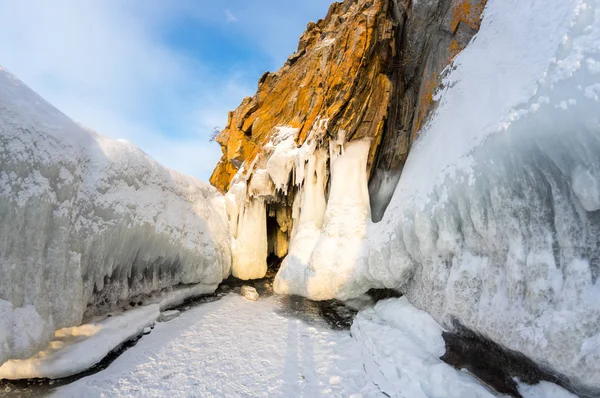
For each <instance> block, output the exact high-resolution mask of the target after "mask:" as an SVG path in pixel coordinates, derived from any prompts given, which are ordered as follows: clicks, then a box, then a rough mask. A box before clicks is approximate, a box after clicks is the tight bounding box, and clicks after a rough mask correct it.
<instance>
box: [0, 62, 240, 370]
mask: <svg viewBox="0 0 600 398" xmlns="http://www.w3.org/2000/svg"><path fill="white" fill-rule="evenodd" d="M0 237H1V238H0V275H2V278H0V364H1V363H3V362H5V361H6V360H7V359H9V358H15V359H24V358H27V357H29V356H31V355H33V354H35V353H36V352H37V351H39V350H40V349H42V348H44V346H45V345H46V344H47V343H48V342H49V341H50V340H51V339H52V336H53V335H54V331H55V330H58V329H63V328H66V327H71V326H76V325H80V324H81V322H82V320H83V319H84V318H90V317H92V316H95V315H101V314H104V313H107V312H109V311H112V310H114V309H117V308H120V307H122V306H127V305H129V302H130V300H134V301H138V300H143V298H144V297H145V296H148V295H151V294H153V293H156V292H160V291H162V290H164V289H170V288H172V287H174V286H175V287H177V286H178V285H187V284H195V283H202V284H204V286H212V288H213V290H214V288H215V287H216V286H217V285H218V283H219V282H221V280H222V279H223V278H224V277H226V276H227V275H228V274H229V272H230V263H231V256H230V242H229V227H228V223H227V218H226V214H225V206H224V201H223V198H222V196H221V195H220V194H219V193H218V192H217V191H216V190H215V189H214V188H212V187H210V186H208V185H207V184H204V183H202V182H200V181H198V180H196V179H194V178H191V177H187V176H184V175H182V174H179V173H177V172H174V171H172V170H169V169H167V168H165V167H162V166H161V165H159V164H158V163H157V162H155V161H154V160H152V159H151V158H150V157H149V156H148V155H146V154H145V153H144V152H142V151H141V150H140V149H138V148H137V147H135V146H134V145H133V144H131V143H128V142H126V141H122V140H119V141H114V140H110V139H108V138H106V137H103V136H100V135H98V134H96V133H94V132H92V131H89V130H87V129H85V128H83V127H81V126H79V125H78V124H76V123H74V122H73V121H72V120H71V119H69V118H68V117H66V116H65V115H64V114H62V113H60V112H59V111H58V110H56V109H55V108H54V107H52V106H51V105H50V104H48V103H47V102H46V101H44V100H43V99H42V98H40V97H39V96H38V95H37V94H35V93H34V92H33V91H32V90H30V89H29V88H28V87H26V86H25V85H24V84H23V83H21V82H20V81H19V80H18V79H16V78H15V77H14V76H12V75H11V74H10V73H9V72H7V71H6V70H4V69H1V68H0Z"/></svg>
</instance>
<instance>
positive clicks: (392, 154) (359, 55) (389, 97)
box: [210, 0, 485, 192]
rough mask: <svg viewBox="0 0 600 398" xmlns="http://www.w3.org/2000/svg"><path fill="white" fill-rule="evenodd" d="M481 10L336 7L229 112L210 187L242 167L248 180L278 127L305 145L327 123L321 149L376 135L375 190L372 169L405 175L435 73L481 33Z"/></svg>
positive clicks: (358, 3) (349, 0) (363, 1)
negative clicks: (333, 141) (335, 141)
mask: <svg viewBox="0 0 600 398" xmlns="http://www.w3.org/2000/svg"><path fill="white" fill-rule="evenodd" d="M430 3H431V4H430ZM484 7H485V0H440V1H437V2H412V1H409V0H346V1H344V2H342V3H334V4H332V5H331V7H330V9H329V12H328V14H327V16H326V17H325V18H324V19H322V20H319V21H318V22H317V23H313V22H311V23H309V24H308V26H307V30H306V32H305V33H304V34H303V35H302V37H301V38H300V42H299V45H298V50H297V52H296V53H294V54H292V55H291V56H290V57H289V59H288V60H287V62H286V63H285V65H284V66H283V67H282V68H281V69H280V70H279V71H277V72H276V73H268V72H267V73H265V74H264V75H263V76H262V77H261V78H260V81H259V83H258V91H257V93H256V94H255V95H254V96H253V97H251V98H250V97H248V98H245V99H244V100H243V101H242V103H241V104H240V106H239V107H238V108H237V109H236V110H235V111H233V112H230V114H229V120H228V123H227V127H226V128H225V129H224V130H223V131H222V132H221V134H219V135H218V136H217V142H219V144H220V145H221V147H222V151H223V156H222V158H221V160H220V161H219V163H218V165H217V166H216V168H215V170H214V172H213V174H212V176H211V179H210V182H211V183H212V184H213V185H214V186H215V187H217V188H218V189H219V190H220V191H221V192H226V191H227V190H228V189H229V185H230V183H231V180H232V179H233V176H234V175H235V174H236V173H237V171H238V170H239V168H240V167H241V166H242V165H245V169H246V171H247V172H249V173H251V172H252V170H250V169H251V168H252V165H253V164H254V165H256V164H257V163H260V161H261V160H262V159H260V157H261V152H262V148H263V147H264V145H265V144H266V143H267V142H268V141H269V140H270V138H271V136H272V134H273V132H274V131H275V127H277V126H288V127H294V128H297V129H298V133H297V137H296V143H297V144H298V145H302V144H303V143H304V141H305V140H306V138H307V136H308V135H309V132H310V131H312V130H316V127H317V124H318V123H320V122H321V123H322V121H324V120H326V121H327V122H328V123H327V128H326V129H325V130H324V132H323V133H322V135H323V137H322V140H323V142H324V143H326V141H328V139H329V138H331V137H337V134H338V133H339V132H340V131H343V132H344V133H345V139H346V140H347V141H349V140H353V139H362V138H366V137H369V138H372V141H371V142H372V148H371V151H370V156H369V162H368V167H369V171H370V175H371V176H373V177H375V178H373V180H374V181H373V183H374V184H375V185H377V184H378V181H377V177H376V176H374V173H373V171H375V169H378V170H380V171H386V172H387V171H390V172H395V173H399V171H400V170H401V168H402V165H403V164H404V162H405V160H406V157H407V155H408V152H409V150H410V146H411V143H412V141H413V140H414V138H415V137H416V135H417V132H418V131H419V130H420V128H421V127H422V124H423V123H424V121H425V120H426V117H427V115H428V114H429V112H430V110H431V109H432V105H433V94H434V91H435V90H436V89H437V87H438V85H439V77H438V76H439V75H440V73H441V72H442V71H443V69H444V68H445V67H446V66H447V65H448V64H449V63H450V62H452V60H453V59H454V57H455V56H456V55H457V54H458V53H459V52H460V51H461V50H462V49H463V48H464V47H465V46H466V44H467V43H468V41H469V40H470V39H471V37H472V36H473V34H475V32H476V31H477V30H478V29H479V24H480V20H481V14H482V12H483V9H484ZM257 161H258V162H257Z"/></svg>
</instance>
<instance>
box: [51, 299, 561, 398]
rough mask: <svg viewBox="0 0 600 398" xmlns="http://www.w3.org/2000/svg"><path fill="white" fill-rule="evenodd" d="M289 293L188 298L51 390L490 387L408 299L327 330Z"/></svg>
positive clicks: (302, 391)
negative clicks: (293, 304) (91, 368)
mask: <svg viewBox="0 0 600 398" xmlns="http://www.w3.org/2000/svg"><path fill="white" fill-rule="evenodd" d="M291 299H292V298H288V297H283V296H272V295H271V296H265V297H264V298H261V300H259V301H257V302H250V301H247V300H245V299H244V298H243V297H242V296H240V295H238V294H230V295H228V296H226V297H224V298H222V299H221V300H220V301H217V302H212V303H208V304H203V305H200V306H198V307H195V308H193V309H191V310H189V311H187V312H184V313H182V314H181V316H180V317H179V318H177V319H174V320H172V321H171V322H169V323H166V324H162V323H159V324H157V325H156V327H155V328H154V330H153V332H152V333H151V334H150V335H148V336H144V337H143V338H142V340H140V341H139V342H138V344H137V345H136V346H134V347H132V348H130V349H129V350H127V351H126V352H125V353H123V354H122V355H121V356H120V357H119V358H117V359H116V360H115V361H114V362H113V363H112V364H111V366H110V367H108V368H107V369H105V370H103V371H102V372H100V373H97V374H95V375H91V376H88V377H85V378H83V379H80V380H78V381H77V382H75V383H72V384H70V385H67V386H65V387H60V388H58V389H57V390H55V396H57V397H79V396H83V395H85V396H86V397H100V396H102V397H112V396H134V397H153V396H165V395H168V396H172V397H188V396H198V397H213V396H214V397H217V396H218V397H222V396H228V397H242V396H244V397H248V396H252V397H299V396H306V397H320V396H327V397H331V396H335V397H354V398H358V397H365V398H368V397H384V396H386V395H385V394H387V396H392V397H396V398H401V397H406V398H418V397H432V398H433V397H436V398H443V397H455V398H475V397H493V396H496V395H495V394H493V393H492V392H490V391H489V390H488V389H487V388H486V387H484V386H482V385H480V384H479V383H478V381H477V380H476V379H474V378H473V377H471V376H470V375H468V374H466V373H463V372H461V371H457V370H455V369H453V368H452V367H450V366H449V365H446V364H444V363H442V362H441V361H440V360H439V359H438V357H439V355H442V354H443V353H444V342H443V340H442V337H441V331H442V329H441V327H440V326H439V325H438V324H437V323H436V322H435V321H434V320H433V319H432V318H431V316H429V315H428V314H426V313H425V312H423V311H419V310H417V309H416V308H414V307H413V306H411V305H410V304H409V303H408V302H407V301H406V300H405V299H399V300H387V301H385V302H380V303H379V304H378V305H377V306H376V307H375V308H374V309H373V308H370V309H367V310H365V311H363V312H361V313H359V315H358V317H357V319H356V320H355V323H354V324H353V326H352V335H351V334H350V333H349V332H348V331H333V330H330V329H329V328H328V327H327V326H326V324H325V323H324V321H323V319H322V318H320V317H319V316H318V315H314V314H313V315H311V313H313V312H314V308H311V306H314V304H312V303H310V302H305V304H304V306H300V307H301V312H300V313H298V312H295V311H291V308H290V307H289V300H291ZM352 336H353V337H352ZM520 388H521V391H523V396H524V397H525V398H538V397H542V396H543V397H546V398H569V397H572V395H570V394H569V393H567V392H565V391H564V390H562V389H560V388H559V387H557V386H555V385H552V384H548V383H543V384H540V385H538V386H533V387H532V386H525V385H522V386H520ZM541 394H544V395H541Z"/></svg>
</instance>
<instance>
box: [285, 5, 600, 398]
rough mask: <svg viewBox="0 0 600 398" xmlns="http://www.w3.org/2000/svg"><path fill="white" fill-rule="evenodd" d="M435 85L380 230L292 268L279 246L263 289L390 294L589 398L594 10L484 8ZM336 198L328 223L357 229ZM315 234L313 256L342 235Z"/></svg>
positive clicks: (599, 15)
mask: <svg viewBox="0 0 600 398" xmlns="http://www.w3.org/2000/svg"><path fill="white" fill-rule="evenodd" d="M443 87H445V88H444V89H443V90H442V91H441V92H439V93H438V94H437V98H436V99H437V100H438V101H439V107H438V109H437V110H436V112H435V113H434V114H433V116H432V118H431V119H430V121H429V123H428V124H427V125H426V126H425V127H424V128H423V130H422V133H421V137H420V138H419V140H418V141H417V142H416V144H415V145H414V147H413V149H412V150H411V152H410V155H409V158H408V161H407V163H406V165H405V167H404V169H403V173H402V175H401V178H400V180H399V183H398V186H397V188H396V191H395V193H394V196H393V198H392V201H391V203H390V206H389V207H388V209H387V210H386V212H385V214H384V217H383V219H382V221H381V222H379V223H376V224H374V223H368V222H367V223H366V224H367V225H366V233H365V234H362V233H361V232H360V231H358V229H356V231H358V232H360V233H357V235H356V237H360V236H366V238H363V239H359V240H358V241H356V242H355V244H354V245H353V248H352V250H347V249H345V248H343V247H342V246H339V245H338V246H336V245H335V244H333V245H329V249H328V250H330V251H331V253H330V255H329V256H323V255H322V253H319V252H318V250H316V249H315V250H310V251H309V253H305V254H304V256H303V258H305V259H306V261H294V264H293V267H291V268H290V267H289V265H290V262H291V261H290V259H289V257H290V256H291V255H292V253H293V252H294V244H295V242H294V239H292V241H291V243H290V256H288V260H287V264H284V266H283V267H282V269H281V271H280V272H279V274H278V276H277V280H276V284H275V287H276V289H278V290H279V291H280V292H294V293H299V294H305V295H307V296H308V297H313V298H317V299H327V298H333V297H338V298H342V299H344V298H351V297H356V296H358V295H360V294H362V293H364V292H365V291H367V290H368V289H370V288H373V287H376V288H383V287H386V288H396V289H399V290H401V291H402V292H404V293H405V294H406V296H407V297H408V299H409V300H410V301H411V303H413V304H415V305H416V306H417V307H418V308H420V309H424V310H426V311H427V312H429V313H430V314H432V315H433V316H434V318H435V319H436V320H437V321H438V322H440V323H441V324H442V325H444V326H445V327H448V328H452V325H453V324H454V322H459V323H461V324H462V325H464V326H465V327H467V328H469V329H471V330H473V331H475V332H477V333H480V334H482V335H484V336H486V337H487V338H490V339H491V340H493V341H495V342H498V343H499V344H501V345H503V346H504V347H507V348H509V349H512V350H516V351H519V352H522V353H524V354H525V355H527V356H528V357H530V358H532V359H533V360H535V361H537V362H538V363H539V364H541V365H542V366H544V367H546V368H547V369H549V370H551V371H556V372H558V373H560V374H562V375H564V376H566V377H568V378H569V379H570V381H571V383H572V384H573V385H574V388H579V389H580V391H582V392H583V393H588V394H597V393H598V391H599V390H600V282H599V281H598V276H599V275H600V246H599V245H600V243H599V240H598V236H599V234H600V213H599V212H598V210H600V102H599V100H600V1H598V0H588V1H585V2H584V1H580V0H569V1H564V0H551V1H547V0H532V1H519V0H490V1H489V2H488V4H487V7H486V9H485V11H484V16H483V22H482V25H481V29H480V31H479V33H478V34H477V36H476V37H475V39H474V40H473V41H472V42H471V44H470V45H469V46H468V47H467V48H466V49H465V50H464V51H463V52H462V53H461V54H460V55H459V56H458V57H457V58H456V59H455V63H454V65H453V66H452V67H451V68H449V69H448V70H447V71H446V74H445V78H444V82H443ZM346 145H347V146H348V145H353V144H352V143H350V144H346ZM332 178H333V179H335V178H336V177H335V175H334V173H333V172H332ZM346 181H347V184H359V185H361V184H365V187H366V184H367V181H366V178H355V179H353V180H351V179H347V180H346ZM335 185H336V183H335V181H332V184H331V187H332V188H331V191H330V196H329V200H328V202H327V210H326V213H327V214H328V215H333V214H335V216H336V217H339V218H348V217H354V216H355V215H353V214H348V212H346V211H343V209H342V208H340V209H342V211H335V209H334V208H333V207H337V206H338V204H337V201H334V200H333V198H335V197H336V194H335V191H334V187H335ZM352 191H353V190H351V189H348V190H347V192H352ZM374 194H375V195H373V193H372V196H376V194H377V193H374ZM332 224H333V222H332V220H331V219H329V220H327V221H326V222H325V223H324V225H332ZM321 231H322V233H321ZM319 234H321V235H320V236H321V237H320V238H319V240H320V241H319V242H317V243H315V244H314V245H313V247H315V248H319V247H322V246H323V245H324V244H325V241H329V242H331V241H332V239H333V240H335V239H336V237H342V236H344V235H345V234H347V232H346V231H342V230H341V229H335V230H334V229H327V228H325V227H322V228H321V227H319V231H317V232H316V235H319ZM361 245H362V249H361ZM341 258H343V261H344V262H345V264H344V266H343V267H339V266H338V265H337V264H338V261H337V259H341ZM319 261H321V262H319ZM286 265H288V267H286ZM327 269H329V270H330V271H332V272H328V271H327ZM335 271H338V272H335ZM342 271H343V272H342ZM311 285H312V286H316V285H318V286H320V287H323V286H325V287H327V288H326V289H319V290H318V293H315V292H314V291H312V290H311V289H310V288H308V287H309V286H311Z"/></svg>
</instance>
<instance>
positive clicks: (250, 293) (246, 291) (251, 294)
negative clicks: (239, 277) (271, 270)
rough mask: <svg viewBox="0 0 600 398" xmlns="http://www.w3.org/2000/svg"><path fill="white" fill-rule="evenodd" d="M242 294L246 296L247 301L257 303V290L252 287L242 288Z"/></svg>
mask: <svg viewBox="0 0 600 398" xmlns="http://www.w3.org/2000/svg"><path fill="white" fill-rule="evenodd" d="M240 294H241V295H242V296H244V297H245V298H246V299H247V300H250V301H256V300H258V292H257V291H256V289H255V288H253V287H251V286H242V289H241V290H240Z"/></svg>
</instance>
